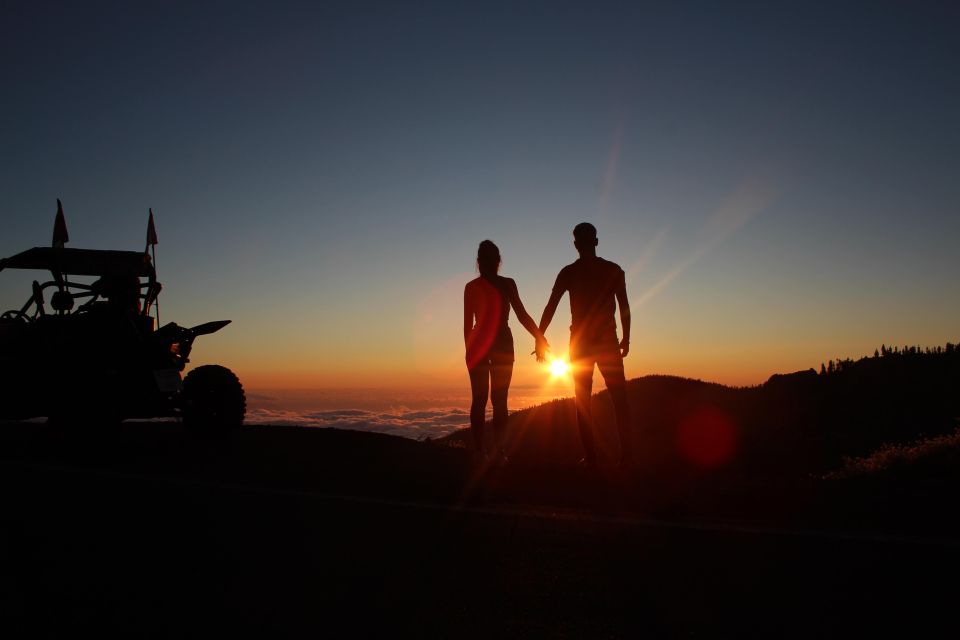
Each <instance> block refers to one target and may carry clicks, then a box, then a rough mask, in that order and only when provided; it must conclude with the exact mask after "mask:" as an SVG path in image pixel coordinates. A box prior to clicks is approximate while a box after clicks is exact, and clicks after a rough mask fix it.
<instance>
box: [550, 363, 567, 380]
mask: <svg viewBox="0 0 960 640" xmlns="http://www.w3.org/2000/svg"><path fill="white" fill-rule="evenodd" d="M569 372H570V364H569V363H568V362H567V361H566V360H561V359H560V358H554V359H553V360H551V361H550V375H551V376H553V377H554V378H562V377H563V376H565V375H567V374H568V373H569Z"/></svg>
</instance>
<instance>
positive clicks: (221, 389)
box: [183, 364, 247, 433]
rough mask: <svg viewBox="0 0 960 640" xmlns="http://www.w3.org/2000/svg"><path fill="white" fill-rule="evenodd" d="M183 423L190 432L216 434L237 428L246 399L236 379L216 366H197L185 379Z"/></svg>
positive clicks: (245, 407)
mask: <svg viewBox="0 0 960 640" xmlns="http://www.w3.org/2000/svg"><path fill="white" fill-rule="evenodd" d="M183 399H184V403H183V422H184V424H185V425H186V426H187V427H188V428H189V429H191V430H194V431H198V432H206V433H214V432H219V433H222V432H226V431H232V430H234V429H237V428H238V427H240V426H241V425H242V424H243V418H244V416H245V415H246V412H247V398H246V395H245V394H244V392H243V385H241V384H240V380H239V379H238V378H237V376H236V375H235V374H234V373H233V372H232V371H230V369H227V368H226V367H221V366H220V365H216V364H208V365H204V366H202V367H197V368H196V369H194V370H193V371H191V372H190V373H188V374H187V376H186V377H185V378H184V379H183Z"/></svg>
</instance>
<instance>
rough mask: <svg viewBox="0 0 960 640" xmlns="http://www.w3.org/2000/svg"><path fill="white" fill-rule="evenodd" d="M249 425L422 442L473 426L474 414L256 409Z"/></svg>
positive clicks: (437, 410) (452, 410)
mask: <svg viewBox="0 0 960 640" xmlns="http://www.w3.org/2000/svg"><path fill="white" fill-rule="evenodd" d="M246 422H247V424H272V425H283V426H297V427H334V428H337V429H353V430H357V431H375V432H377V433H389V434H391V435H395V436H402V437H404V438H413V439H416V440H421V439H424V438H436V437H439V436H444V435H446V434H448V433H452V432H454V431H457V430H458V429H462V428H464V427H468V426H470V413H469V412H468V411H466V410H465V409H460V408H455V407H446V408H433V409H416V410H412V409H406V408H399V409H390V410H387V411H368V410H363V409H337V410H328V411H293V410H289V409H277V408H264V407H254V408H252V409H250V410H249V411H248V412H247V418H246Z"/></svg>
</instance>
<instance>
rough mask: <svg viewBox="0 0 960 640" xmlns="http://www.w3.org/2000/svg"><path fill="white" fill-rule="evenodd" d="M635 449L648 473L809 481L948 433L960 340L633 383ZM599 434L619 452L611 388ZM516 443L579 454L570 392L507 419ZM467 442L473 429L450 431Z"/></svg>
mask: <svg viewBox="0 0 960 640" xmlns="http://www.w3.org/2000/svg"><path fill="white" fill-rule="evenodd" d="M627 385H628V395H629V398H630V403H631V410H632V415H633V419H634V422H635V433H636V434H637V436H636V452H635V453H636V456H637V459H638V461H639V462H640V466H641V468H642V469H644V470H645V471H646V472H648V473H651V474H655V475H659V476H661V477H662V479H664V478H666V477H670V478H674V479H676V480H680V479H683V478H685V477H693V476H702V475H704V474H708V475H712V476H716V475H718V474H726V475H734V476H737V475H749V476H751V477H758V476H759V477H764V478H769V479H773V478H778V477H779V478H803V477H808V476H809V475H810V474H819V473H823V472H826V471H829V470H831V469H835V468H838V467H839V466H840V465H841V464H842V461H843V459H844V458H845V457H855V456H864V455H867V454H869V453H870V452H871V451H874V450H876V449H877V448H879V447H880V446H882V445H883V444H885V443H896V442H908V441H913V440H916V439H918V438H922V437H930V436H936V435H941V434H946V433H950V432H951V431H952V430H953V429H954V427H955V425H956V421H957V419H958V417H960V349H957V347H955V346H954V345H952V344H948V345H947V346H946V348H940V347H938V348H936V349H933V350H931V349H927V350H924V351H921V350H920V349H918V348H915V347H914V348H907V349H905V350H904V351H900V350H899V349H897V350H896V351H888V350H887V349H886V347H884V348H883V355H880V353H879V351H878V355H876V356H874V357H870V358H862V359H860V360H858V361H852V360H846V361H840V362H839V363H837V364H834V363H833V362H831V363H830V367H829V368H827V367H823V368H822V371H821V373H820V374H817V373H816V371H814V370H813V369H810V370H807V371H800V372H796V373H792V374H778V375H774V376H771V378H770V379H769V380H768V381H767V382H766V383H765V384H763V385H760V386H757V387H748V388H731V387H725V386H723V385H719V384H713V383H706V382H702V381H699V380H689V379H683V378H677V377H671V376H646V377H643V378H639V379H634V380H631V381H629V382H628V383H627ZM593 403H594V414H595V417H596V422H597V425H598V431H599V438H600V440H601V442H603V443H605V445H606V447H605V449H606V452H607V455H608V456H610V457H611V458H613V457H615V455H616V450H615V447H616V446H617V445H616V436H615V430H614V428H613V424H614V420H613V412H612V405H611V403H610V400H609V397H608V394H607V392H606V391H603V392H600V393H598V394H596V395H595V396H594V398H593ZM508 437H509V441H510V449H511V451H512V453H513V457H514V458H515V459H517V461H518V462H523V463H526V464H531V465H538V464H544V463H550V462H555V461H562V462H574V461H576V460H577V459H578V458H579V457H580V455H581V450H580V444H579V436H578V434H577V429H576V421H575V413H574V405H573V400H572V399H564V400H557V401H553V402H549V403H546V404H544V405H540V406H538V407H534V408H531V409H528V410H524V411H519V412H517V413H515V414H513V415H512V416H511V417H510V423H509V427H508ZM447 440H448V441H449V442H452V443H457V442H460V443H465V442H466V434H465V433H458V434H453V435H452V436H449V438H448V439H447Z"/></svg>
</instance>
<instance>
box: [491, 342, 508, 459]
mask: <svg viewBox="0 0 960 640" xmlns="http://www.w3.org/2000/svg"><path fill="white" fill-rule="evenodd" d="M512 377H513V357H512V356H511V357H510V358H509V360H508V359H506V358H503V359H499V360H496V359H495V360H494V361H493V364H492V365H491V367H490V401H491V402H492V403H493V435H494V437H495V438H496V443H497V450H498V453H503V452H504V446H505V444H506V441H505V435H506V434H505V433H504V432H505V430H506V427H507V392H508V391H509V390H510V379H511V378H512Z"/></svg>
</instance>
